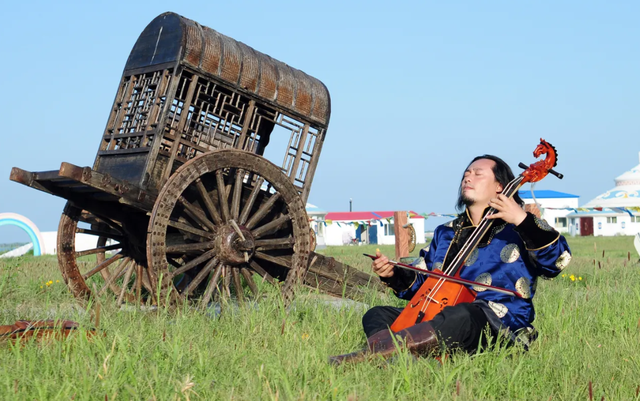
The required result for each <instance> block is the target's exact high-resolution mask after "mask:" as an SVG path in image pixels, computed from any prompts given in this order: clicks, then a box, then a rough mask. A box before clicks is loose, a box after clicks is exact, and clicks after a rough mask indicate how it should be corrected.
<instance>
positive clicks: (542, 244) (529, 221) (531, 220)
mask: <svg viewBox="0 0 640 401" xmlns="http://www.w3.org/2000/svg"><path fill="white" fill-rule="evenodd" d="M515 230H516V232H517V233H518V235H520V238H522V241H523V242H524V245H525V247H526V248H527V250H528V251H536V250H539V249H542V248H546V247H548V246H549V245H551V244H553V243H554V242H556V241H557V240H558V238H559V237H560V233H559V232H557V231H556V230H555V229H554V228H553V227H551V226H550V225H549V223H547V222H546V221H545V220H543V219H541V218H538V217H536V216H534V215H533V214H531V213H529V212H527V217H525V219H524V220H523V221H522V223H520V225H517V226H515Z"/></svg>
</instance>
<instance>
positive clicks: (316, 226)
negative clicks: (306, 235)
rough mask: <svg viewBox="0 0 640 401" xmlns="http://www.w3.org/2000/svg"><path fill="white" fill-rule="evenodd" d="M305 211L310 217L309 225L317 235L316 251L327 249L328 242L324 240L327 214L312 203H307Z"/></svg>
mask: <svg viewBox="0 0 640 401" xmlns="http://www.w3.org/2000/svg"><path fill="white" fill-rule="evenodd" d="M305 209H306V210H307V215H308V216H309V225H310V226H311V229H312V230H313V232H314V233H315V234H316V249H322V248H324V247H326V241H325V239H324V231H325V230H324V216H326V214H327V212H326V211H324V210H322V209H320V208H319V207H318V206H316V205H312V204H311V203H307V204H306V207H305Z"/></svg>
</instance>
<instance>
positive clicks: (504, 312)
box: [383, 213, 571, 346]
mask: <svg viewBox="0 0 640 401" xmlns="http://www.w3.org/2000/svg"><path fill="white" fill-rule="evenodd" d="M474 228H475V226H473V225H472V224H471V219H470V218H469V216H468V214H467V213H463V214H461V215H460V216H459V217H458V218H456V219H455V220H453V221H451V222H449V223H447V224H444V225H440V226H438V227H437V228H436V230H435V232H434V236H433V240H432V241H431V244H430V246H429V247H428V249H427V248H425V249H423V250H421V251H420V258H419V259H418V260H417V261H416V262H414V265H417V266H420V267H422V268H425V267H426V268H427V269H429V270H433V269H434V268H436V269H442V265H443V262H444V260H445V258H447V260H448V261H449V260H450V259H452V256H455V253H454V254H453V255H451V256H447V252H448V251H449V247H450V245H451V243H452V240H453V239H454V235H455V233H456V232H457V231H460V240H458V241H456V242H460V243H462V242H463V241H464V238H465V234H467V235H468V234H469V233H470V232H471V231H473V229H474ZM458 247H459V244H456V243H454V246H452V247H451V248H452V249H451V250H450V251H449V252H457V249H456V248H458ZM570 260H571V252H570V250H569V246H568V245H567V242H566V240H565V238H564V237H563V236H561V235H560V234H559V233H558V232H557V231H556V230H554V229H553V228H552V227H551V226H549V225H548V224H547V222H546V221H544V220H542V219H539V218H538V217H536V216H534V215H532V214H531V213H527V217H526V218H525V220H524V221H523V222H522V223H521V224H520V225H519V226H518V227H515V226H514V225H513V224H507V223H505V222H504V221H502V220H496V221H495V223H494V224H493V226H492V229H491V230H490V231H489V232H488V233H487V235H485V237H484V238H483V240H482V242H481V244H480V246H478V248H476V249H475V250H474V251H473V252H472V253H471V255H470V256H469V257H468V258H467V261H466V262H465V266H464V267H463V268H462V270H461V274H460V276H461V277H462V278H464V279H467V280H473V281H476V282H480V283H483V284H488V285H491V286H494V287H502V288H506V289H509V290H513V291H517V292H518V293H519V294H520V295H522V296H523V297H524V298H525V299H522V298H518V297H516V296H512V295H506V294H502V293H498V292H495V291H491V290H488V289H485V288H482V287H479V286H473V290H475V291H476V292H477V297H476V301H475V302H477V303H479V305H480V306H481V307H482V308H483V310H484V311H485V314H486V315H487V318H488V320H489V324H490V325H491V326H492V327H493V328H494V329H495V330H496V331H497V332H500V333H501V334H503V335H506V336H508V337H510V338H511V339H512V340H514V341H515V340H517V341H520V342H523V343H524V345H525V346H528V344H529V341H530V340H532V339H533V338H535V335H536V334H535V330H534V328H533V326H532V324H531V323H532V322H533V320H534V318H535V310H534V307H533V302H532V300H533V297H534V295H535V293H536V284H537V280H538V277H540V276H542V277H545V278H552V277H555V276H557V275H558V274H559V273H560V272H561V271H562V270H563V269H564V268H565V267H566V266H567V265H568V264H569V261H570ZM395 272H396V273H398V276H397V277H395V278H392V279H391V280H383V281H385V282H387V284H388V285H389V286H390V287H391V288H392V289H393V290H394V292H395V293H396V295H397V296H398V297H399V298H402V299H407V300H409V299H411V298H412V297H413V295H414V294H415V293H416V291H418V289H419V288H420V286H421V285H422V283H423V282H424V281H425V280H426V278H427V276H426V275H423V274H419V273H415V272H410V271H406V270H399V269H398V268H396V269H395ZM394 276H396V274H394ZM409 283H410V284H409Z"/></svg>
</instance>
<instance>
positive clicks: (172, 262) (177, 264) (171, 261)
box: [167, 256, 182, 268]
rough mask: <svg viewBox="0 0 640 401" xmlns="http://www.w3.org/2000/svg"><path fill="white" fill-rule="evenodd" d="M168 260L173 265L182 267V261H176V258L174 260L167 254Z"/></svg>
mask: <svg viewBox="0 0 640 401" xmlns="http://www.w3.org/2000/svg"><path fill="white" fill-rule="evenodd" d="M167 262H169V264H170V265H171V266H173V267H177V268H180V267H182V264H181V263H180V262H178V261H176V260H174V259H173V258H170V257H168V256H167Z"/></svg>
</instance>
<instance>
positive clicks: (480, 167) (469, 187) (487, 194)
mask: <svg viewBox="0 0 640 401" xmlns="http://www.w3.org/2000/svg"><path fill="white" fill-rule="evenodd" d="M495 165H496V162H494V161H493V160H489V159H478V160H476V161H474V162H473V163H471V165H470V166H469V168H467V170H466V171H465V172H464V178H463V179H462V183H461V184H460V185H461V188H462V199H463V200H464V204H465V205H467V206H471V205H473V204H480V205H483V206H488V204H489V199H491V198H494V197H495V196H496V194H499V193H500V192H501V191H502V185H500V183H499V182H498V181H496V176H495V175H494V174H493V167H494V166H495Z"/></svg>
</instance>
